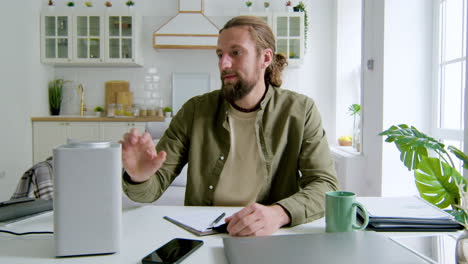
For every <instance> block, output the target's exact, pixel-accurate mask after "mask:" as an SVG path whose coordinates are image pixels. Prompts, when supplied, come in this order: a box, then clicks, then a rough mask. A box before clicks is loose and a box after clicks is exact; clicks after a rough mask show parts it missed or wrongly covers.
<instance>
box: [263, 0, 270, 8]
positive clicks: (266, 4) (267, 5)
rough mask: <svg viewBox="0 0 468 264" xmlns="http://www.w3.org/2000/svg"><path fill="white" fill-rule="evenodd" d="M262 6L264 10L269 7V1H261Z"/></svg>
mask: <svg viewBox="0 0 468 264" xmlns="http://www.w3.org/2000/svg"><path fill="white" fill-rule="evenodd" d="M263 6H264V7H265V9H266V10H268V8H269V7H270V2H267V1H265V2H263Z"/></svg>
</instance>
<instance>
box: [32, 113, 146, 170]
mask: <svg viewBox="0 0 468 264" xmlns="http://www.w3.org/2000/svg"><path fill="white" fill-rule="evenodd" d="M32 124H33V125H32V127H33V164H36V163H38V162H40V161H43V160H45V159H46V158H48V157H50V156H52V150H53V149H54V148H55V147H57V146H59V145H62V144H66V143H67V139H76V140H81V141H110V142H118V141H119V140H121V139H122V137H123V135H124V134H125V133H126V132H128V131H129V130H130V129H131V128H132V127H136V128H138V131H140V132H143V131H145V127H146V122H81V121H80V122H54V121H50V122H49V121H47V122H43V121H40V122H32Z"/></svg>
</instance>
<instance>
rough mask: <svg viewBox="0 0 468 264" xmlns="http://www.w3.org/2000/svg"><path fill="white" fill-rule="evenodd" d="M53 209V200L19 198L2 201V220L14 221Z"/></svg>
mask: <svg viewBox="0 0 468 264" xmlns="http://www.w3.org/2000/svg"><path fill="white" fill-rule="evenodd" d="M51 210H53V202H52V200H42V199H33V198H19V199H14V200H8V201H4V202H0V222H8V221H14V220H17V219H23V218H24V217H27V216H32V215H35V214H38V213H42V212H46V211H51Z"/></svg>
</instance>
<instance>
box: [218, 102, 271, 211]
mask: <svg viewBox="0 0 468 264" xmlns="http://www.w3.org/2000/svg"><path fill="white" fill-rule="evenodd" d="M256 115H257V112H251V113H244V112H240V111H238V110H236V109H234V108H233V107H230V109H229V127H230V129H231V148H230V150H229V154H228V157H227V160H226V163H225V164H224V168H223V171H222V172H221V175H220V178H219V182H218V185H217V187H216V190H215V192H214V201H213V203H214V205H215V206H246V205H248V204H251V203H254V202H255V201H256V200H257V196H258V194H259V192H260V190H261V188H262V187H263V183H264V179H263V178H262V175H264V173H262V172H261V170H262V169H265V168H264V167H265V166H264V165H263V164H262V162H261V159H260V156H259V153H258V142H257V137H256V136H255V117H256Z"/></svg>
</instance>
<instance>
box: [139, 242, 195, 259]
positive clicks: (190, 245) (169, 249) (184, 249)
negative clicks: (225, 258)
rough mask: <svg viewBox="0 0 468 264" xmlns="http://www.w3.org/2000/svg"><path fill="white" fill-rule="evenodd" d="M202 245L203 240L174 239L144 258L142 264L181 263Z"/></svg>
mask: <svg viewBox="0 0 468 264" xmlns="http://www.w3.org/2000/svg"><path fill="white" fill-rule="evenodd" d="M202 245H203V241H201V240H193V239H184V238H174V239H172V240H171V241H169V242H167V243H166V244H164V245H163V246H162V247H160V248H158V249H156V250H155V251H153V252H152V253H151V254H149V255H148V256H146V257H144V258H143V260H142V264H156V263H159V264H162V263H164V264H166V263H174V264H175V263H180V262H181V261H182V260H183V259H184V258H186V257H187V256H188V255H190V254H191V253H192V252H194V251H195V250H196V249H197V248H199V247H201V246H202Z"/></svg>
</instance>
